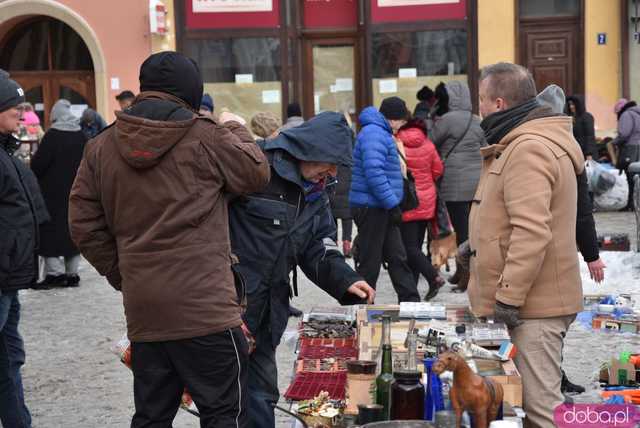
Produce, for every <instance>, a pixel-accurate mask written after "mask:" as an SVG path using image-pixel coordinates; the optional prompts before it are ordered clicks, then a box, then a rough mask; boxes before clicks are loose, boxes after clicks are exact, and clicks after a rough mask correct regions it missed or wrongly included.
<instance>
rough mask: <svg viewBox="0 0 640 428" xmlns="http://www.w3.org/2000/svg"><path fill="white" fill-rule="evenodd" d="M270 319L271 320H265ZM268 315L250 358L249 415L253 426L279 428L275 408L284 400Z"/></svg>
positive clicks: (259, 329) (257, 336)
mask: <svg viewBox="0 0 640 428" xmlns="http://www.w3.org/2000/svg"><path fill="white" fill-rule="evenodd" d="M265 320H267V321H265ZM268 320H269V316H268V315H267V316H266V317H265V318H264V319H263V321H262V324H263V325H262V326H261V327H259V328H258V333H257V334H256V337H255V339H256V349H255V350H254V351H253V353H252V354H251V357H250V359H249V409H250V411H249V418H250V425H249V426H250V427H251V428H275V426H276V419H275V415H274V410H273V407H274V406H275V405H276V403H277V402H278V400H279V399H280V392H279V391H278V364H277V362H276V348H275V346H273V340H272V337H271V330H270V329H269V326H268V323H269V321H268Z"/></svg>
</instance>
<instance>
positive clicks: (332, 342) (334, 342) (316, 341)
mask: <svg viewBox="0 0 640 428" xmlns="http://www.w3.org/2000/svg"><path fill="white" fill-rule="evenodd" d="M300 346H334V347H336V346H337V347H340V348H355V347H356V344H355V339H354V338H342V339H327V338H320V337H302V338H300Z"/></svg>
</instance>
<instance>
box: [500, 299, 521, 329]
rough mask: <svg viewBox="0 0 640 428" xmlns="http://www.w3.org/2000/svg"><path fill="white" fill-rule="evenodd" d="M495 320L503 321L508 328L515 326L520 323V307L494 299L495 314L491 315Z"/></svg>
mask: <svg viewBox="0 0 640 428" xmlns="http://www.w3.org/2000/svg"><path fill="white" fill-rule="evenodd" d="M493 319H494V320H495V322H503V323H505V324H506V326H507V327H508V328H516V327H518V326H519V325H522V321H521V320H520V308H518V307H516V306H511V305H507V304H505V303H502V302H500V301H498V300H496V306H495V314H494V316H493Z"/></svg>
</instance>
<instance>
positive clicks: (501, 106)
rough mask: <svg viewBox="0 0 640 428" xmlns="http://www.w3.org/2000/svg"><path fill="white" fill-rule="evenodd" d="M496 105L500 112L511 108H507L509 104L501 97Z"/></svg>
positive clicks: (497, 99)
mask: <svg viewBox="0 0 640 428" xmlns="http://www.w3.org/2000/svg"><path fill="white" fill-rule="evenodd" d="M495 103H496V107H497V109H498V111H502V110H506V109H508V108H509V107H507V103H506V102H505V101H504V98H500V97H498V98H496V101H495Z"/></svg>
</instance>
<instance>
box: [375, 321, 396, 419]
mask: <svg viewBox="0 0 640 428" xmlns="http://www.w3.org/2000/svg"><path fill="white" fill-rule="evenodd" d="M381 367H382V368H381V370H380V374H379V375H378V377H377V378H376V403H377V404H380V405H381V406H384V417H385V420H389V408H390V406H389V402H390V390H391V384H392V383H393V350H392V348H391V317H390V316H388V315H384V316H383V317H382V364H381Z"/></svg>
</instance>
